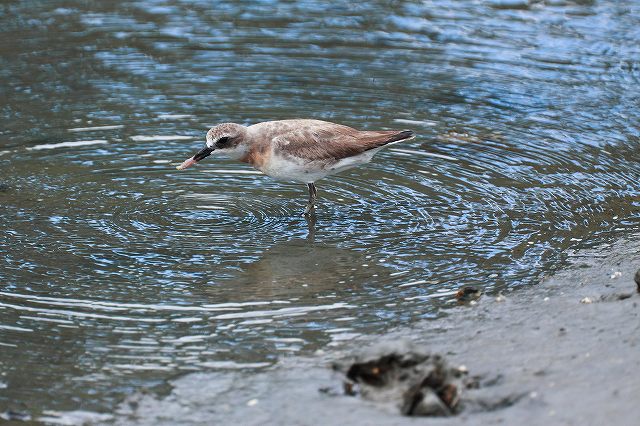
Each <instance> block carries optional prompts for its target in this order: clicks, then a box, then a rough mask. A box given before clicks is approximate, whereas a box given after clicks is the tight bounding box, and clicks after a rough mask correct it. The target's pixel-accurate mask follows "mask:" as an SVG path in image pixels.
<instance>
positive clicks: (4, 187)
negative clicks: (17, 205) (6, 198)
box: [0, 183, 9, 192]
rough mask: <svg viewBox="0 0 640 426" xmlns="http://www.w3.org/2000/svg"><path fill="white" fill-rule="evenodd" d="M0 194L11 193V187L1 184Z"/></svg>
mask: <svg viewBox="0 0 640 426" xmlns="http://www.w3.org/2000/svg"><path fill="white" fill-rule="evenodd" d="M0 192H9V185H7V184H4V183H0Z"/></svg>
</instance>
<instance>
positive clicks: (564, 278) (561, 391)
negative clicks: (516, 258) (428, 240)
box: [112, 237, 640, 425]
mask: <svg viewBox="0 0 640 426" xmlns="http://www.w3.org/2000/svg"><path fill="white" fill-rule="evenodd" d="M570 258H571V265H570V266H569V267H567V268H566V269H564V270H563V271H561V272H559V273H557V274H556V275H555V276H553V277H550V278H548V279H546V280H544V281H543V282H541V283H539V284H538V285H536V286H533V287H530V288H523V289H521V290H517V291H514V292H513V293H511V294H510V295H509V296H508V297H496V295H483V296H482V297H481V298H480V299H479V300H478V301H477V302H476V303H475V304H471V305H465V306H460V307H456V308H453V309H451V310H450V311H449V312H448V313H447V315H445V316H444V317H443V318H441V319H437V320H432V321H424V322H421V323H419V324H417V325H415V326H413V327H411V328H400V329H396V330H394V331H392V332H390V333H386V334H384V335H379V336H373V335H370V336H367V337H365V338H361V339H358V340H357V341H353V342H350V343H346V344H345V345H344V346H342V347H340V348H332V349H327V350H326V351H319V352H318V353H316V354H315V355H314V356H313V357H306V358H303V357H291V358H286V359H283V360H282V361H281V362H280V363H279V364H278V365H276V366H275V367H273V368H271V369H268V370H265V371H263V372H260V373H258V374H252V375H249V374H246V373H244V372H241V371H239V372H236V373H219V374H218V373H215V374H191V375H187V376H183V377H181V378H178V379H176V380H174V381H172V382H171V385H172V389H171V390H170V391H169V392H168V393H167V394H165V395H163V396H159V395H154V394H143V393H138V394H135V395H132V396H130V397H129V398H127V400H126V401H124V402H123V403H122V404H121V405H120V407H119V408H118V410H117V412H116V413H114V417H113V419H112V421H115V422H116V423H117V424H177V423H180V424H208V423H210V422H212V421H215V422H217V423H219V424H222V423H228V424H232V423H236V424H245V425H247V424H251V425H253V424H255V425H258V424H299V425H307V424H308V425H317V424H371V425H373V424H376V425H380V424H389V425H402V424H415V423H416V421H420V420H419V419H417V418H416V417H409V416H406V415H402V414H401V412H402V411H403V403H404V404H406V401H402V395H405V394H406V393H405V391H404V390H402V389H401V387H402V386H406V383H401V382H398V383H396V384H395V385H397V386H399V387H400V388H398V389H393V387H394V386H395V385H394V384H393V383H391V384H389V387H385V388H384V389H381V390H380V392H376V390H375V386H373V387H372V386H369V389H368V390H367V391H366V392H362V390H360V391H358V390H357V389H356V390H354V388H353V386H354V383H353V380H351V379H353V378H354V377H355V376H357V375H358V374H357V372H358V371H362V368H363V365H365V366H366V364H363V362H365V363H366V362H371V361H372V360H373V362H375V360H378V361H380V360H381V358H380V357H381V356H387V357H394V356H395V357H397V358H386V360H387V361H389V359H410V358H411V357H412V356H413V355H412V354H423V355H424V354H425V353H428V354H431V355H430V356H431V357H433V356H434V355H433V354H439V355H438V357H437V359H439V360H446V363H447V365H448V366H450V367H451V368H452V369H453V370H449V371H454V370H457V371H460V372H464V373H465V375H466V377H465V378H464V380H462V379H460V380H458V379H455V380H458V382H457V383H456V385H455V386H457V388H456V390H459V394H456V395H455V397H456V406H455V412H452V413H449V414H451V415H449V416H446V415H441V416H438V417H432V418H430V419H429V424H438V425H449V424H452V425H453V424H496V423H501V424H529V425H532V424H545V425H546V424H585V425H587V424H588V425H595V424H616V425H631V424H636V422H637V419H638V418H640V404H638V395H640V380H638V377H639V376H638V371H640V294H639V293H638V291H637V285H636V283H635V282H634V274H635V273H636V271H637V270H638V268H639V267H640V239H638V238H637V237H636V238H633V239H628V240H626V241H620V242H617V243H615V244H612V245H607V246H603V247H600V248H597V249H591V250H587V251H579V252H575V253H571V254H570ZM423 355H419V356H423ZM427 358H428V357H427ZM421 359H422V360H423V359H425V358H421ZM432 359H433V358H432ZM358 363H360V364H358ZM387 364H389V362H387ZM372 365H373V364H370V365H368V366H369V367H370V368H369V370H368V371H369V373H372V372H373V373H374V374H377V373H378V372H379V370H378V367H377V366H375V365H373V367H372ZM354 366H356V367H355V368H356V373H355V374H354ZM358 369H360V370H358ZM348 374H351V379H350V378H347V375H348ZM361 375H362V374H361ZM395 377H397V376H395ZM356 381H357V379H356ZM373 381H374V382H375V380H373ZM463 382H464V383H463ZM374 384H375V383H374ZM355 385H357V383H355ZM448 386H449V385H448ZM451 386H453V385H451ZM449 390H451V388H450V387H449ZM367 392H368V395H367V394H366V393H367ZM363 395H364V397H363ZM450 395H451V394H449V396H448V397H447V398H451V397H450ZM458 398H459V399H458ZM405 411H406V405H405ZM445 414H446V413H445ZM422 421H424V418H423V420H422Z"/></svg>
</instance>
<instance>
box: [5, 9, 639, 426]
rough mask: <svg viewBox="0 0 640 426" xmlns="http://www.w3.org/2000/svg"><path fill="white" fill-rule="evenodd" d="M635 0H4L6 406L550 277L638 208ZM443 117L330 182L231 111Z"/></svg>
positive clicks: (322, 342)
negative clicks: (271, 172)
mask: <svg viewBox="0 0 640 426" xmlns="http://www.w3.org/2000/svg"><path fill="white" fill-rule="evenodd" d="M639 84H640V3H639V2H636V1H586V0H584V1H560V0H557V1H552V0H549V1H521V0H502V1H500V0H498V1H495V0H494V1H486V2H477V1H451V0H448V1H447V0H434V1H373V2H359V3H353V2H344V1H338V2H332V3H331V4H330V5H329V4H328V3H325V2H320V1H300V2H290V1H259V2H243V1H236V2H228V1H224V2H206V1H199V0H192V1H189V0H184V1H177V0H176V1H172V0H166V1H143V2H135V1H109V2H105V1H73V0H63V1H57V2H47V1H5V2H3V3H2V5H0V97H1V99H2V103H1V104H0V412H2V411H4V410H7V409H13V410H18V411H23V412H26V413H30V414H31V415H33V416H37V415H39V414H40V413H42V412H43V411H45V410H91V411H98V412H110V411H112V410H113V407H114V406H116V404H117V403H118V402H119V401H121V400H122V399H123V398H124V397H125V396H126V395H129V394H131V393H133V392H134V391H136V390H140V389H151V390H158V389H163V388H164V387H165V386H164V385H165V383H167V380H168V379H171V378H175V377H176V376H179V375H182V374H185V373H188V372H202V371H221V370H228V369H237V368H241V369H246V370H251V369H254V370H259V369H260V368H263V367H265V366H268V365H271V364H273V363H274V362H275V361H277V360H278V359H281V358H283V357H290V356H295V355H298V354H310V353H312V352H313V351H314V350H316V349H318V348H323V347H327V346H331V345H338V344H340V342H343V341H345V340H350V339H352V338H354V337H355V336H358V335H362V334H367V333H371V332H380V331H384V330H386V329H389V328H391V327H395V326H399V325H406V324H410V323H411V322H412V321H415V320H418V319H423V318H432V317H437V316H438V315H439V313H440V311H441V309H442V307H445V306H447V304H448V303H449V302H448V300H449V299H450V296H451V294H452V292H453V291H455V289H457V288H458V287H460V286H462V285H475V286H481V287H483V288H484V290H485V291H486V292H488V293H497V292H498V291H509V290H511V289H513V288H516V287H518V286H522V285H530V284H534V283H536V282H537V281H538V280H539V278H540V276H541V275H544V274H548V273H549V272H551V271H553V270H555V269H556V268H557V267H558V266H559V265H561V264H562V261H563V259H564V258H565V257H566V254H567V253H568V252H569V251H570V250H571V249H574V248H580V247H583V246H585V245H591V244H595V243H598V242H602V241H604V240H609V239H612V238H614V237H617V236H619V235H622V234H625V233H628V232H631V231H634V232H635V231H638V230H640V165H639V164H638V161H639V160H640V119H639V118H638V117H639V112H640V109H639V107H638V105H640V92H639V91H638V87H639ZM293 117H305V118H319V119H326V120H331V121H336V122H340V123H343V124H347V125H352V126H354V127H358V128H363V129H384V128H407V129H412V130H414V131H416V132H417V133H418V134H419V136H418V137H417V138H416V139H414V140H412V141H410V142H408V143H405V144H399V145H395V146H393V147H391V148H390V149H388V150H386V151H383V152H381V153H380V154H378V156H377V157H376V158H375V160H374V162H373V163H372V164H370V165H369V166H366V167H364V168H360V169H356V170H351V171H349V172H346V173H344V174H342V175H340V176H337V177H335V178H331V179H328V180H326V181H320V182H319V184H318V188H319V195H320V197H321V199H320V201H321V204H320V207H319V210H318V217H317V223H316V224H315V225H314V224H313V223H307V221H305V219H304V218H303V217H301V216H300V212H301V210H302V207H303V205H304V202H305V199H306V193H305V187H304V185H299V184H293V183H286V182H285V183H282V182H275V181H272V180H271V179H270V178H268V177H265V176H262V175H260V174H259V173H257V172H255V171H253V170H252V169H250V168H248V166H246V165H242V164H236V163H233V162H230V161H224V160H223V161H206V160H205V161H204V162H203V163H202V164H201V165H200V166H198V167H197V168H195V169H190V170H188V171H184V172H178V171H176V170H175V165H177V164H179V163H180V162H181V161H182V160H184V159H185V158H186V157H187V156H189V155H191V154H193V152H195V150H196V149H199V148H200V147H201V146H202V144H203V142H204V134H205V132H206V130H207V129H208V127H210V126H212V125H214V124H216V123H219V122H224V121H234V122H240V123H244V124H250V123H254V122H258V121H264V120H273V119H282V118H293Z"/></svg>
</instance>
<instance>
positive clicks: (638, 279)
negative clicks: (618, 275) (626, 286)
mask: <svg viewBox="0 0 640 426" xmlns="http://www.w3.org/2000/svg"><path fill="white" fill-rule="evenodd" d="M633 279H634V281H635V282H636V285H637V286H638V293H640V269H638V270H637V271H636V275H635V277H633Z"/></svg>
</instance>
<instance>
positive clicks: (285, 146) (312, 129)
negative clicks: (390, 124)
mask: <svg viewBox="0 0 640 426" xmlns="http://www.w3.org/2000/svg"><path fill="white" fill-rule="evenodd" d="M261 124H262V123H261ZM257 126H260V124H259V125H257ZM256 130H258V129H256ZM259 133H260V134H261V135H262V137H263V138H264V139H263V140H265V139H266V140H269V141H270V144H272V145H273V146H274V151H275V152H277V153H278V154H282V155H285V156H292V157H297V158H302V159H310V160H321V161H327V160H340V159H342V158H348V157H353V156H354V155H358V154H362V153H363V152H365V151H369V150H371V149H375V148H380V147H382V146H384V145H387V144H389V143H393V142H399V141H402V140H406V139H410V138H412V137H413V136H414V133H413V132H412V131H411V130H402V131H398V130H384V131H359V130H356V129H353V128H351V127H348V126H343V125H341V124H335V123H330V122H327V121H319V120H283V121H273V122H268V123H264V124H263V125H262V126H261V128H260V129H259Z"/></svg>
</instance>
